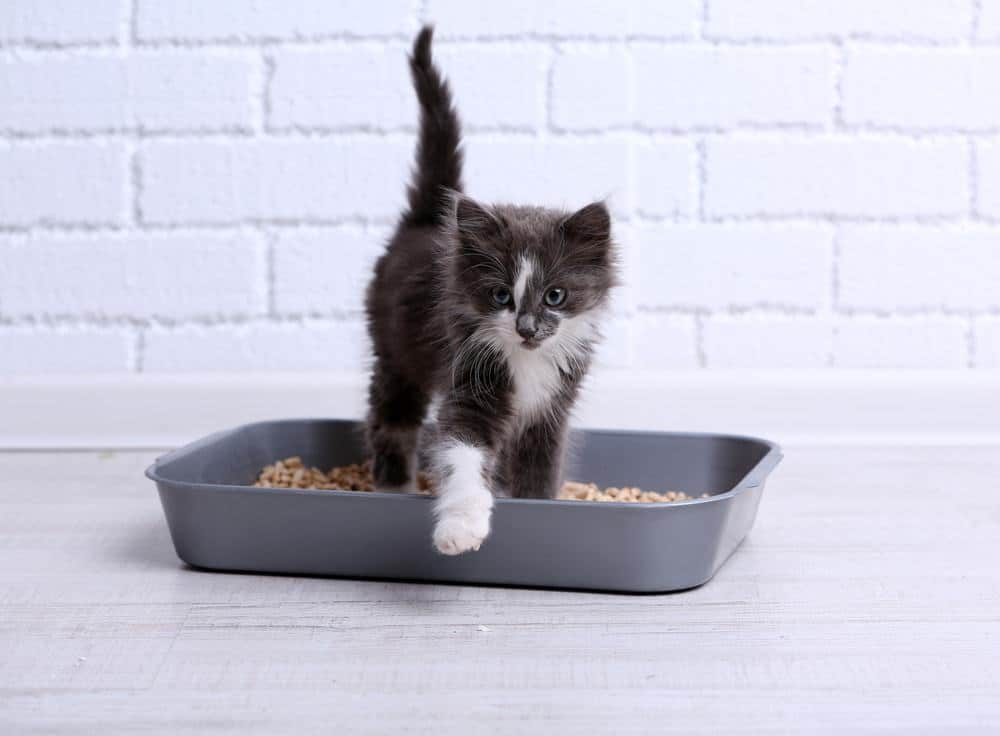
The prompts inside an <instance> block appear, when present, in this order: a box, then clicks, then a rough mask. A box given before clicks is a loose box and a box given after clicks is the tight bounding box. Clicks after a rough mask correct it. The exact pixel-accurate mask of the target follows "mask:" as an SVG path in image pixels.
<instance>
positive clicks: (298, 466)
mask: <svg viewBox="0 0 1000 736" xmlns="http://www.w3.org/2000/svg"><path fill="white" fill-rule="evenodd" d="M254 485H255V486H258V487H263V488H304V489H313V490H324V491H374V490H375V485H374V483H373V481H372V472H371V463H370V462H369V461H367V460H366V461H365V462H363V463H361V464H360V465H358V464H355V465H343V466H340V467H337V468H332V469H331V470H330V471H328V472H326V473H324V472H323V471H322V470H320V469H319V468H309V467H306V466H305V465H303V463H302V458H300V457H298V456H294V457H288V458H285V459H284V460H278V461H277V462H275V463H274V464H272V465H266V466H265V467H264V469H263V470H262V471H260V475H258V476H257V481H256V482H255V483H254ZM417 485H418V487H419V489H420V491H419V492H420V493H424V494H427V493H430V492H431V490H432V487H431V482H430V478H429V477H428V476H427V474H426V473H423V472H421V473H419V474H418V475H417ZM708 496H709V494H707V493H703V494H702V495H701V498H708ZM557 498H559V499H561V500H563V501H599V502H611V501H616V502H619V503H622V502H624V503H673V502H675V501H691V500H694V497H693V496H689V495H687V494H686V493H683V492H681V491H664V492H663V493H658V492H656V491H644V490H643V489H641V488H635V487H633V486H625V487H623V488H616V487H611V488H605V489H603V490H602V489H601V488H598V487H597V485H596V484H594V483H580V482H578V481H572V480H568V481H566V482H565V483H563V485H562V488H560V489H559V494H558V496H557Z"/></svg>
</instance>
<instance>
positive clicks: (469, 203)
mask: <svg viewBox="0 0 1000 736" xmlns="http://www.w3.org/2000/svg"><path fill="white" fill-rule="evenodd" d="M502 227H503V226H502V225H501V224H500V220H498V219H497V218H496V217H495V216H494V215H493V214H492V213H491V212H490V211H489V210H488V209H486V208H485V207H483V206H482V205H481V204H479V202H477V201H476V200H474V199H470V198H469V197H466V196H463V195H461V194H457V195H456V196H455V230H456V231H457V232H458V237H459V240H460V241H461V242H462V244H463V245H469V244H473V243H481V242H484V241H489V240H491V239H493V238H495V237H496V236H498V235H499V234H500V231H501V229H502Z"/></svg>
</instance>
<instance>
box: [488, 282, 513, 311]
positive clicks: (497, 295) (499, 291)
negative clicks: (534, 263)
mask: <svg viewBox="0 0 1000 736" xmlns="http://www.w3.org/2000/svg"><path fill="white" fill-rule="evenodd" d="M490 296H491V297H492V298H493V303H494V304H496V305H497V306H500V307H506V306H507V305H508V304H510V289H508V288H506V287H503V286H498V287H496V288H495V289H494V290H493V291H491V292H490Z"/></svg>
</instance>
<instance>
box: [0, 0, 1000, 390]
mask: <svg viewBox="0 0 1000 736" xmlns="http://www.w3.org/2000/svg"><path fill="white" fill-rule="evenodd" d="M424 21H432V22H434V23H435V24H436V25H437V28H438V42H437V45H436V52H437V56H438V59H439V61H440V64H441V65H442V66H443V67H444V69H445V71H446V73H447V75H448V76H449V78H450V79H451V80H452V83H453V86H454V88H455V92H456V97H457V103H458V107H459V110H460V112H461V114H462V116H463V118H464V121H465V127H466V132H467V138H466V146H465V148H466V158H467V171H466V181H467V185H468V190H469V192H470V193H471V194H473V195H474V196H478V197H481V198H483V199H487V200H491V199H493V200H508V201H516V202H531V203H540V204H548V205H558V206H566V207H575V206H579V205H581V204H583V203H585V202H586V201H589V200H592V199H596V198H608V200H609V202H610V203H611V205H612V208H613V210H614V213H615V217H616V232H617V233H618V234H619V238H620V240H621V244H622V256H623V261H624V263H625V264H626V271H625V273H626V276H627V278H626V284H625V286H624V287H623V288H622V289H621V290H620V291H619V292H618V293H616V295H615V302H614V310H613V316H612V319H611V320H610V321H609V323H608V325H607V329H606V333H607V336H608V340H607V345H606V347H605V349H604V350H602V352H601V355H600V363H601V365H602V370H607V371H620V370H629V369H642V370H663V371H674V370H687V369H698V368H708V369H712V368H719V369H758V368H760V369H824V370H836V369H851V368H884V369H904V370H906V369H914V370H916V369H924V368H946V369H956V370H965V369H969V368H971V369H976V370H998V369H1000V286H998V284H1000V81H998V80H1000V0H924V1H922V2H919V3H917V2H912V1H911V0H756V1H755V2H745V1H744V0H671V1H670V2H660V1H658V0H627V1H626V2H621V3H609V2H604V1H599V0H583V1H582V2H578V1H577V0H572V1H571V0H556V1H554V2H546V3H539V2H535V1H534V0H510V1H509V2H507V3H499V4H498V3H471V2H466V0H422V1H418V0H364V1H363V2H362V0H341V1H339V2H328V1H327V0H213V2H209V3H206V2H201V1H200V0H89V1H88V2H86V3H82V2H76V1H75V0H73V1H72V2H71V1H70V0H36V1H35V2H7V3H0V375H4V374H15V373H17V374H20V373H27V374H36V373H38V374H41V373H58V372H75V373H105V372H135V371H143V372H185V371H203V370H205V371H230V370H264V371H267V370H316V371H327V370H344V371H357V370H361V369H363V367H364V365H365V344H366V343H365V339H364V324H363V319H362V314H361V310H362V291H363V288H364V285H365V282H366V280H367V277H368V273H369V271H370V268H371V264H372V262H373V260H374V259H375V258H376V257H377V255H378V253H379V252H380V248H381V246H382V244H383V243H384V241H385V238H386V237H387V235H388V233H389V232H390V230H391V226H392V223H393V221H394V219H395V217H396V215H397V213H398V210H399V207H400V206H401V204H402V202H403V192H404V184H405V179H406V176H407V172H408V170H409V167H410V165H411V159H412V148H413V134H414V131H415V125H416V109H415V104H414V100H413V94H412V91H411V90H410V83H409V77H408V72H407V69H406V62H405V59H406V53H407V51H408V47H409V42H410V40H411V38H412V35H413V33H414V32H415V30H416V29H417V28H418V27H419V26H420V24H421V23H422V22H424Z"/></svg>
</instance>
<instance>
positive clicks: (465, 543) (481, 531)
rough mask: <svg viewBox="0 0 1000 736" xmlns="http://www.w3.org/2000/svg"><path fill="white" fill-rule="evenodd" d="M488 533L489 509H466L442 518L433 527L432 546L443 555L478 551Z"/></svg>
mask: <svg viewBox="0 0 1000 736" xmlns="http://www.w3.org/2000/svg"><path fill="white" fill-rule="evenodd" d="M489 533H490V511H489V509H468V510H466V511H464V512H454V513H450V514H447V515H444V516H442V517H441V518H440V519H438V522H437V524H436V525H435V526H434V546H435V547H437V551H438V552H440V553H441V554H443V555H460V554H462V553H463V552H468V551H469V550H477V549H479V545H481V544H482V543H483V540H484V539H486V536H487V535H488V534H489Z"/></svg>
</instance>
